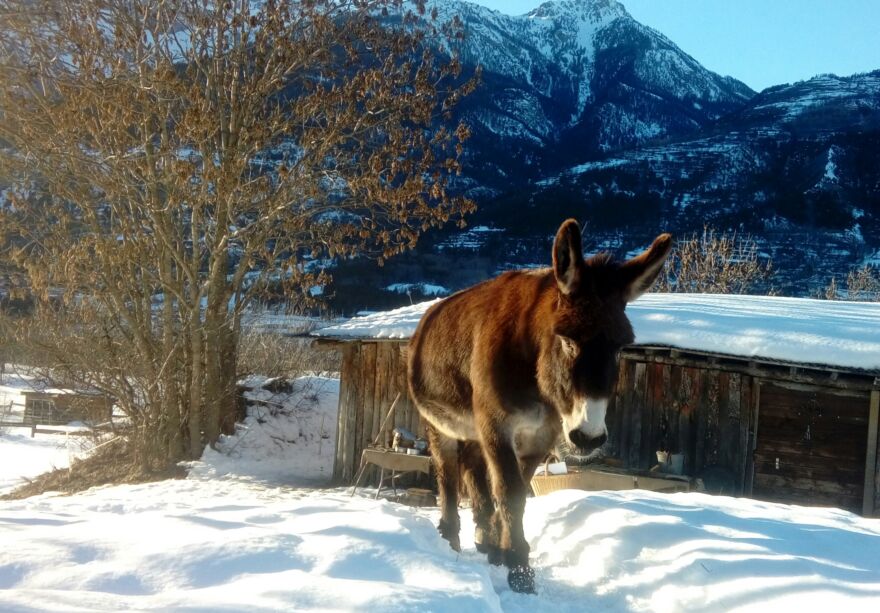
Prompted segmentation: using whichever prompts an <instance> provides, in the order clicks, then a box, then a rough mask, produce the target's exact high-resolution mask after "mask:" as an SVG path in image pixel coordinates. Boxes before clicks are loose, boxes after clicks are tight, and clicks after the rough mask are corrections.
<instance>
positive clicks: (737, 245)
mask: <svg viewBox="0 0 880 613" xmlns="http://www.w3.org/2000/svg"><path fill="white" fill-rule="evenodd" d="M771 271H772V266H771V263H770V261H769V260H768V261H766V262H763V261H762V260H761V258H759V257H758V245H757V243H755V241H754V240H753V239H751V238H749V237H741V236H738V235H737V234H736V233H733V234H719V233H718V232H717V231H716V230H715V229H713V228H709V227H706V228H703V233H702V234H695V235H693V236H691V237H690V238H688V239H685V240H681V241H678V242H677V243H676V245H675V247H674V248H673V250H672V253H671V254H670V256H669V258H668V259H667V260H666V270H665V273H666V274H665V275H661V277H660V279H659V281H658V283H657V286H656V287H657V289H659V290H660V291H665V292H694V293H703V294H744V293H746V292H748V291H752V290H754V289H756V288H757V287H758V286H759V285H760V284H762V283H766V282H767V281H768V280H769V279H770V274H771Z"/></svg>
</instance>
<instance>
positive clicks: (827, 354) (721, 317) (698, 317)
mask: <svg viewBox="0 0 880 613" xmlns="http://www.w3.org/2000/svg"><path fill="white" fill-rule="evenodd" d="M436 302H439V300H432V301H430V302H422V303H419V304H415V305H412V306H408V307H403V308H400V309H395V310H393V311H385V312H381V313H374V314H372V315H367V316H365V317H356V318H354V319H351V320H349V321H347V322H345V323H343V324H339V325H335V326H330V327H328V328H324V329H322V330H317V331H315V332H313V334H314V335H315V336H319V337H322V338H338V339H367V338H374V339H406V338H409V337H410V336H411V335H412V334H413V332H414V331H415V328H416V325H417V324H418V323H419V319H421V316H422V314H423V313H424V312H425V311H426V310H427V309H428V307H430V306H431V305H432V304H435V303H436ZM627 313H628V315H629V318H630V321H631V322H632V324H633V328H634V330H635V333H636V342H635V344H636V345H644V346H665V347H674V348H678V349H682V350H691V351H701V352H707V353H716V354H726V355H735V356H739V357H747V358H763V359H768V360H779V361H784V362H795V363H807V364H824V365H828V366H836V367H842V368H856V369H861V370H868V371H878V372H880V303H868V302H839V301H828V300H812V299H806V298H783V297H778V296H741V295H715V294H645V295H644V296H642V297H641V298H639V299H638V300H636V301H635V302H633V303H632V304H630V305H629V306H628V307H627Z"/></svg>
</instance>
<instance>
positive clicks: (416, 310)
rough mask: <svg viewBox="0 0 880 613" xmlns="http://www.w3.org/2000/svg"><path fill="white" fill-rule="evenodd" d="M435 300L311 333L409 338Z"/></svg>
mask: <svg viewBox="0 0 880 613" xmlns="http://www.w3.org/2000/svg"><path fill="white" fill-rule="evenodd" d="M437 302H440V299H439V298H438V299H435V300H429V301H427V302H420V303H418V304H414V305H411V306H405V307H400V308H399V309H394V310H391V311H382V312H379V313H371V314H369V315H365V316H363V317H355V318H353V319H350V320H348V321H346V322H344V323H341V324H337V325H335V326H328V327H326V328H321V329H320V330H317V331H315V332H312V335H313V336H319V337H323V338H409V337H410V336H412V334H413V332H415V330H416V326H417V325H418V324H419V320H420V319H421V318H422V315H424V313H425V311H427V310H428V307H430V306H431V305H432V304H435V303H437Z"/></svg>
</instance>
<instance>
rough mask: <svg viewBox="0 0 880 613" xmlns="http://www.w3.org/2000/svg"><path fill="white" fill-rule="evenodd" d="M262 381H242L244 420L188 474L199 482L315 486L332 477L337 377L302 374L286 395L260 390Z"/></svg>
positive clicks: (222, 438) (337, 400)
mask: <svg viewBox="0 0 880 613" xmlns="http://www.w3.org/2000/svg"><path fill="white" fill-rule="evenodd" d="M264 382H265V380H264V379H260V378H257V377H254V378H251V379H250V380H248V381H246V382H245V383H246V384H248V385H250V386H253V387H255V388H256V389H254V390H253V391H250V392H245V397H246V398H247V400H248V401H249V403H250V404H249V410H248V416H247V418H246V419H245V421H244V422H243V423H241V424H236V433H235V435H233V436H224V437H221V439H220V441H219V442H218V443H217V445H216V449H211V448H208V449H206V450H205V453H204V455H203V456H202V460H203V461H202V462H199V463H197V464H196V465H195V466H194V467H193V469H192V471H191V474H194V475H195V474H198V476H199V477H200V478H208V477H226V476H245V477H248V478H252V479H261V480H263V481H267V482H270V483H275V484H288V485H290V484H296V485H304V484H308V485H315V484H322V483H325V482H326V481H327V480H329V479H330V477H332V476H333V459H334V456H335V445H336V417H337V414H338V411H339V379H336V378H331V377H325V376H318V375H314V376H306V377H300V378H298V379H296V380H295V381H293V384H292V387H293V389H292V390H291V391H290V392H288V393H273V392H270V391H268V390H266V389H260V387H259V386H260V385H261V384H263V383H264Z"/></svg>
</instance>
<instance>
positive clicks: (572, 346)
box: [559, 336, 580, 358]
mask: <svg viewBox="0 0 880 613" xmlns="http://www.w3.org/2000/svg"><path fill="white" fill-rule="evenodd" d="M559 340H560V342H561V343H562V351H563V353H565V355H567V356H568V357H570V358H576V357H577V356H578V354H579V353H580V347H578V345H577V343H575V342H574V341H573V340H571V339H570V338H568V337H567V336H560V337H559Z"/></svg>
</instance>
